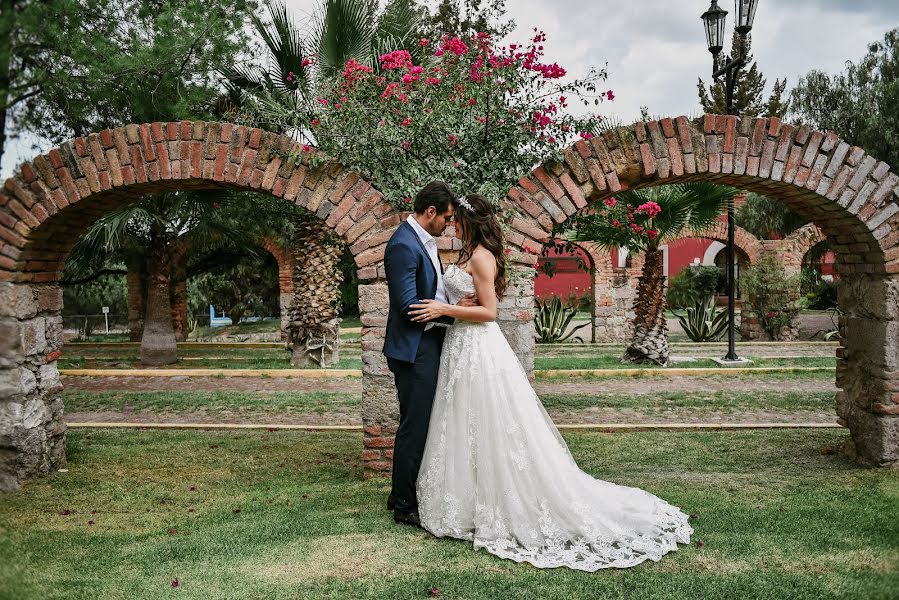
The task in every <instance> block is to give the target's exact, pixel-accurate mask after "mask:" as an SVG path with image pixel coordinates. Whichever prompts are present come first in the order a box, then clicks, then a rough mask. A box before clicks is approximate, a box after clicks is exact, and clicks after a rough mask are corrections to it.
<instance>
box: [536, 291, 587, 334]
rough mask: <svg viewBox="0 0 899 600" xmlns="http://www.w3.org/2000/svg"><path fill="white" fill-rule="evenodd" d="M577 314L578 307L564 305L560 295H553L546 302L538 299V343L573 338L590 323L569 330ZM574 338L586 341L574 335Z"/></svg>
mask: <svg viewBox="0 0 899 600" xmlns="http://www.w3.org/2000/svg"><path fill="white" fill-rule="evenodd" d="M576 314H577V309H576V308H572V307H570V306H565V305H563V304H562V300H561V299H560V298H559V297H558V296H553V298H552V300H548V301H546V302H541V301H539V300H537V314H536V316H535V317H534V327H535V328H536V330H537V343H538V344H558V343H561V342H565V341H568V340H570V339H572V337H574V334H575V333H576V332H577V331H578V330H580V329H583V328H584V327H586V326H587V325H589V323H584V324H582V325H578V326H577V327H573V328H572V329H571V330H569V329H568V326H569V325H570V324H571V320H572V319H574V316H575V315H576ZM574 339H575V340H577V341H578V342H583V341H584V340H583V339H581V338H580V337H574Z"/></svg>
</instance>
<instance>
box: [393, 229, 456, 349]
mask: <svg viewBox="0 0 899 600" xmlns="http://www.w3.org/2000/svg"><path fill="white" fill-rule="evenodd" d="M384 268H385V269H386V271H387V290H388V291H389V293H390V309H389V311H388V313H387V335H386V336H385V339H384V355H385V356H386V357H387V358H393V359H395V360H401V361H404V362H415V355H416V353H417V352H418V344H419V342H420V341H421V335H422V333H423V332H424V328H425V323H416V322H414V321H412V320H411V319H410V318H409V306H410V305H412V304H416V303H417V302H418V301H419V300H424V299H426V298H430V299H433V298H434V297H435V296H436V295H437V271H436V270H434V264H433V263H432V262H431V258H430V256H428V251H427V250H426V249H425V246H424V244H423V243H422V241H421V239H420V238H419V237H418V234H417V233H415V230H414V229H413V228H412V226H411V225H409V223H407V222H406V221H403V223H402V224H401V225H400V226H399V227H398V228H397V230H396V231H395V232H394V233H393V236H391V238H390V241H389V242H387V248H386V249H385V251H384ZM441 268H442V267H441ZM441 320H443V319H441ZM449 321H450V322H451V321H452V320H451V319H450V320H449Z"/></svg>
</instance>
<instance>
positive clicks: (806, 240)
mask: <svg viewBox="0 0 899 600" xmlns="http://www.w3.org/2000/svg"><path fill="white" fill-rule="evenodd" d="M826 239H827V236H826V235H824V232H823V231H821V228H820V227H818V226H817V225H815V224H813V223H809V224H808V225H804V226H802V227H800V228H799V229H797V230H796V231H794V232H793V233H791V234H790V235H788V236H787V237H786V239H785V240H784V245H785V246H786V247H787V248H789V249H790V251H792V252H793V253H794V254H796V255H797V256H798V257H799V263H800V264H801V263H802V259H803V258H805V255H806V253H808V251H809V250H811V249H812V248H814V247H815V246H817V245H818V244H820V243H821V242H823V241H824V240H826Z"/></svg>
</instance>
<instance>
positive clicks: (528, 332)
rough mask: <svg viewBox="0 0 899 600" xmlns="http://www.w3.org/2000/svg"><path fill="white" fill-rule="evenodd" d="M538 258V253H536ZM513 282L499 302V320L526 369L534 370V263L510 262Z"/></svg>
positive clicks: (497, 319)
mask: <svg viewBox="0 0 899 600" xmlns="http://www.w3.org/2000/svg"><path fill="white" fill-rule="evenodd" d="M534 258H536V256H535V257H534ZM509 273H510V278H509V286H508V288H507V289H506V295H505V296H504V297H503V299H502V300H500V301H499V304H498V305H497V315H496V321H497V323H498V324H499V327H500V329H501V330H502V332H503V334H504V335H505V336H506V339H507V340H508V341H509V345H510V346H512V350H514V351H515V355H516V356H518V360H519V361H520V362H521V365H522V366H523V367H524V370H525V371H527V372H528V374H530V373H531V372H532V371H533V370H534V343H535V342H534V277H535V276H536V270H535V269H534V268H533V266H525V265H514V266H513V265H510V269H509Z"/></svg>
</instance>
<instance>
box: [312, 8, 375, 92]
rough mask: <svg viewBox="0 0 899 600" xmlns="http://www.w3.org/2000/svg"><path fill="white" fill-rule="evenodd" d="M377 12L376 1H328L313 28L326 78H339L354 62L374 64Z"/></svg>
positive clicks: (316, 17) (313, 38) (319, 60)
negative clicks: (346, 67)
mask: <svg viewBox="0 0 899 600" xmlns="http://www.w3.org/2000/svg"><path fill="white" fill-rule="evenodd" d="M376 12H377V2H376V1H372V0H324V2H323V3H322V5H321V8H320V9H319V12H318V13H317V14H316V16H315V21H314V22H313V25H312V41H313V43H314V47H315V48H316V50H317V51H318V67H319V71H320V73H321V75H322V76H323V77H326V78H327V77H333V76H335V75H337V74H339V73H340V72H341V71H342V70H343V67H344V65H345V64H346V62H347V61H348V60H349V59H351V58H356V59H357V60H359V61H369V62H370V57H371V56H372V52H371V49H372V39H373V36H374V30H373V25H374V22H375V18H374V17H375V14H376Z"/></svg>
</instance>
